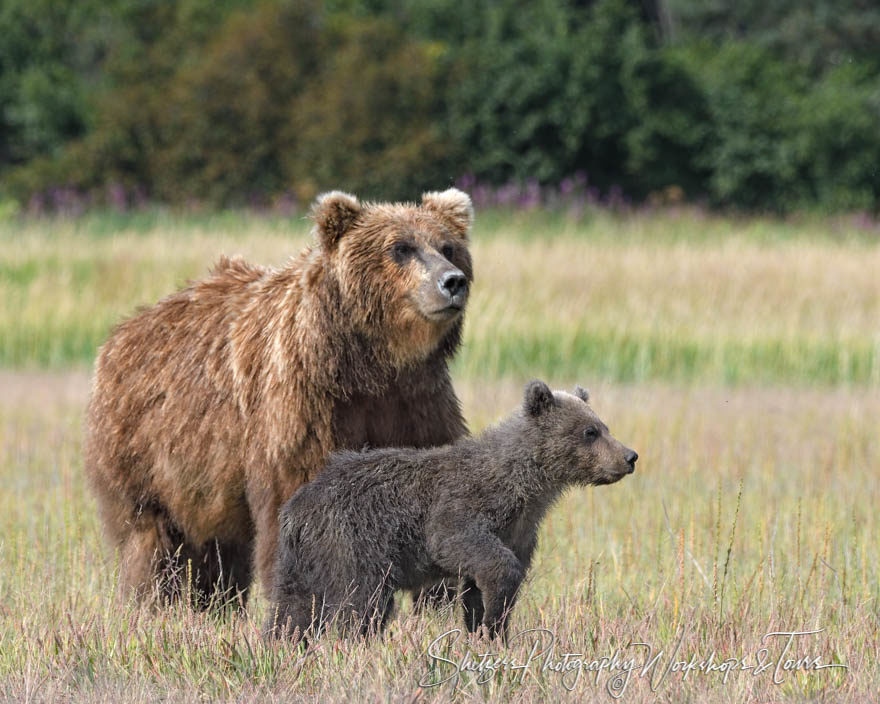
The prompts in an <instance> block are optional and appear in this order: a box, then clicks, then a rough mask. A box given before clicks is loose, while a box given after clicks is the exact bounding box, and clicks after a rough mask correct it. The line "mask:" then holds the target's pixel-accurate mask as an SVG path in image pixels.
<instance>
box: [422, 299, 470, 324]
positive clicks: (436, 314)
mask: <svg viewBox="0 0 880 704" xmlns="http://www.w3.org/2000/svg"><path fill="white" fill-rule="evenodd" d="M463 310H464V305H462V304H459V303H450V304H449V305H448V306H445V307H443V308H437V309H436V310H433V311H431V312H430V313H429V314H428V317H430V318H435V319H438V320H449V319H450V318H454V317H456V316H457V315H459V314H460V313H461V312H462V311H463Z"/></svg>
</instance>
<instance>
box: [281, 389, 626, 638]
mask: <svg viewBox="0 0 880 704" xmlns="http://www.w3.org/2000/svg"><path fill="white" fill-rule="evenodd" d="M588 400H589V397H588V395H587V392H586V391H584V390H583V389H581V388H580V387H577V388H576V389H575V392H574V394H568V393H565V392H556V393H554V392H552V391H551V390H550V389H549V388H548V387H547V385H546V384H545V383H543V382H541V381H533V382H531V383H530V384H529V385H528V386H527V387H526V390H525V398H524V403H523V407H522V409H521V410H518V411H517V412H516V413H514V414H513V415H512V416H511V417H509V418H508V419H506V420H504V421H503V422H501V423H500V424H499V425H497V426H495V427H492V428H489V429H488V430H486V431H485V432H484V433H483V434H482V435H481V436H479V437H477V438H464V439H462V440H460V441H458V442H457V443H455V444H454V445H447V446H444V447H439V448H433V449H411V448H395V449H382V450H372V451H367V452H359V453H358V452H339V453H336V454H334V455H332V456H331V457H330V459H329V460H328V463H327V466H326V468H325V469H324V471H322V472H321V473H320V474H318V476H317V478H316V479H314V480H313V481H312V482H311V483H309V484H306V485H305V486H303V487H302V488H301V489H299V490H298V491H297V492H296V493H295V494H294V495H293V498H291V499H290V500H289V501H288V502H287V504H286V505H285V506H284V507H283V509H282V510H281V540H280V546H279V553H278V562H277V565H276V573H275V584H274V590H273V593H272V598H273V601H274V604H275V609H273V610H272V615H271V616H270V619H269V622H268V623H267V625H266V631H267V633H268V634H280V633H287V634H297V635H300V636H301V635H302V634H303V633H305V632H306V631H309V630H310V629H311V632H312V633H313V634H315V635H317V634H319V633H320V631H321V630H322V628H323V626H324V625H325V624H326V622H327V621H328V620H329V619H331V618H333V617H336V616H338V617H339V618H340V625H341V626H342V628H343V631H344V632H349V631H351V630H352V629H354V630H355V631H357V632H360V633H362V634H364V635H369V634H371V633H375V632H377V631H380V630H381V629H382V627H383V626H384V624H385V621H386V620H387V619H388V617H389V615H390V613H391V610H392V606H393V599H394V592H395V590H397V589H418V588H419V587H421V586H423V585H428V584H432V583H434V582H436V581H437V580H439V579H442V578H456V577H461V578H462V579H463V580H464V586H465V592H464V593H463V595H462V603H463V606H464V611H465V623H466V625H467V628H468V629H469V630H471V631H475V630H476V629H477V628H479V627H480V625H481V624H482V625H483V626H485V627H486V630H487V632H488V635H489V636H490V637H494V636H496V635H497V634H499V633H500V634H502V635H504V634H505V632H506V621H507V616H508V614H509V613H510V610H511V608H512V607H513V604H514V601H515V599H516V594H517V590H518V589H519V586H520V584H521V582H522V581H523V578H524V576H525V573H526V570H527V569H528V567H529V563H530V562H531V559H532V553H533V552H534V549H535V544H536V542H537V534H538V526H539V524H540V522H541V519H542V518H543V517H544V514H545V513H546V512H547V509H548V508H549V507H550V506H551V505H552V504H553V502H554V501H555V500H556V499H557V498H558V497H559V495H560V494H561V493H562V491H563V490H564V489H565V488H566V487H568V486H571V485H587V484H610V483H612V482H616V481H617V480H619V479H621V478H622V477H624V476H625V475H627V474H629V473H631V472H633V471H634V469H635V462H636V460H637V459H638V455H637V454H636V453H635V452H634V451H632V450H630V449H629V448H627V447H625V446H624V445H622V444H621V443H620V442H619V441H618V440H616V439H615V438H614V437H612V436H611V435H610V434H609V432H608V428H607V426H606V425H605V424H604V423H603V422H602V421H601V420H599V418H598V417H597V416H596V414H595V413H593V411H592V409H591V408H590V407H589V406H588V405H587V401H588Z"/></svg>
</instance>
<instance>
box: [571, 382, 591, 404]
mask: <svg viewBox="0 0 880 704" xmlns="http://www.w3.org/2000/svg"><path fill="white" fill-rule="evenodd" d="M574 395H575V396H577V397H578V398H579V399H580V400H581V401H583V402H584V403H589V402H590V392H589V391H587V390H586V389H585V388H584V387H583V386H580V385H577V386H575V387H574Z"/></svg>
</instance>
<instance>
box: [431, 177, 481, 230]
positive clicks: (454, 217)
mask: <svg viewBox="0 0 880 704" xmlns="http://www.w3.org/2000/svg"><path fill="white" fill-rule="evenodd" d="M422 207H424V208H427V209H428V210H431V211H433V212H434V213H436V214H437V215H438V216H439V217H441V218H443V219H444V220H446V222H448V223H449V224H450V225H452V226H453V227H454V228H455V229H456V230H458V231H459V233H460V234H462V235H464V236H465V237H467V234H468V232H469V231H470V229H471V225H473V224H474V205H473V203H471V198H470V196H469V195H468V194H467V193H464V192H462V191H459V190H458V189H457V188H449V189H447V190H445V191H431V192H430V193H423V194H422Z"/></svg>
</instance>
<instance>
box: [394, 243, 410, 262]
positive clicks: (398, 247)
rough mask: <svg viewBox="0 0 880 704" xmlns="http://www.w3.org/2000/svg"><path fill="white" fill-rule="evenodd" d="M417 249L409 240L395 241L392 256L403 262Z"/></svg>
mask: <svg viewBox="0 0 880 704" xmlns="http://www.w3.org/2000/svg"><path fill="white" fill-rule="evenodd" d="M415 251H416V248H415V247H413V246H412V245H411V244H410V243H409V242H395V243H394V246H393V247H392V248H391V256H392V257H394V259H395V260H396V261H397V262H403V261H404V260H406V259H408V258H409V257H411V256H412V255H413V254H414V253H415Z"/></svg>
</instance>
